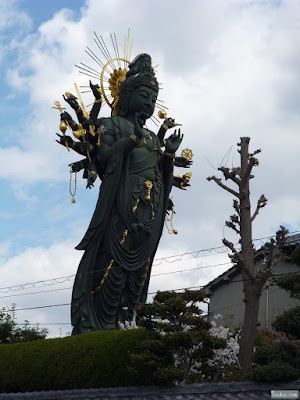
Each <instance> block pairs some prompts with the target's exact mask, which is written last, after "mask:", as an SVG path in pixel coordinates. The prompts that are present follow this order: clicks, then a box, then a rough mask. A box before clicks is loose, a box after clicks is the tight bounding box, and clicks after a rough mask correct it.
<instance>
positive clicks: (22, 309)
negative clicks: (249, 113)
mask: <svg viewBox="0 0 300 400" xmlns="http://www.w3.org/2000/svg"><path fill="white" fill-rule="evenodd" d="M297 273H300V271H296V272H285V273H282V274H272V275H270V276H269V278H271V277H274V276H284V275H286V276H288V275H294V274H297ZM255 279H261V277H254V278H248V279H239V280H236V281H230V282H228V283H227V284H229V283H237V282H244V281H248V280H255ZM204 287H205V286H201V285H196V286H190V287H187V288H179V289H169V290H162V291H163V292H176V291H179V290H190V289H196V288H198V289H202V288H204ZM158 292H159V290H158V291H156V292H150V293H148V295H152V294H156V293H158ZM70 305H71V303H61V304H49V305H44V306H37V307H24V308H14V309H7V310H5V309H2V310H1V312H3V313H5V312H6V313H9V312H17V311H28V310H38V309H44V308H53V307H63V306H70Z"/></svg>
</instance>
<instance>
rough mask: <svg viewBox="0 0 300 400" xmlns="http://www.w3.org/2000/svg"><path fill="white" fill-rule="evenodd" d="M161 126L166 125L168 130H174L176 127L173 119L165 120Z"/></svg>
mask: <svg viewBox="0 0 300 400" xmlns="http://www.w3.org/2000/svg"><path fill="white" fill-rule="evenodd" d="M163 124H164V125H166V127H168V128H169V129H170V128H174V126H176V124H175V119H174V118H166V119H165V120H164V122H163Z"/></svg>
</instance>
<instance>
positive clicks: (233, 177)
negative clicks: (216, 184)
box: [218, 167, 241, 186]
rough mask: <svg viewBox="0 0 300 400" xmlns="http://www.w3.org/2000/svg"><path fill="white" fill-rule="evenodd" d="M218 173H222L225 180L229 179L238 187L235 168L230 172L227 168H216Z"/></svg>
mask: <svg viewBox="0 0 300 400" xmlns="http://www.w3.org/2000/svg"><path fill="white" fill-rule="evenodd" d="M218 170H219V171H221V172H223V175H224V177H225V179H226V180H227V179H231V180H232V181H233V182H234V183H236V184H237V185H238V186H240V184H241V180H240V178H237V175H238V174H239V172H238V169H237V168H232V169H231V170H230V169H229V168H227V167H220V168H218Z"/></svg>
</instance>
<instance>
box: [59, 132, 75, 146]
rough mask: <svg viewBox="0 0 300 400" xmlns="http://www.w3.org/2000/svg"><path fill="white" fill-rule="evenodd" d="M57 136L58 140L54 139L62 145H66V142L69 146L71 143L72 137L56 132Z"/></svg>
mask: <svg viewBox="0 0 300 400" xmlns="http://www.w3.org/2000/svg"><path fill="white" fill-rule="evenodd" d="M57 136H58V137H59V140H56V141H57V143H59V144H61V145H62V146H65V147H67V146H66V144H67V145H68V146H69V147H71V146H72V144H73V139H72V138H71V137H70V136H63V135H60V134H59V133H57Z"/></svg>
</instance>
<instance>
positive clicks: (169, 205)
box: [167, 198, 176, 214]
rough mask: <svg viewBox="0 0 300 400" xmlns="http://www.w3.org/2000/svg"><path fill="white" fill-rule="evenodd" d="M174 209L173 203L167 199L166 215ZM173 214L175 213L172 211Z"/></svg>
mask: <svg viewBox="0 0 300 400" xmlns="http://www.w3.org/2000/svg"><path fill="white" fill-rule="evenodd" d="M173 207H174V203H173V201H172V200H171V199H170V198H169V199H168V205H167V214H169V211H172V208H173ZM174 214H176V213H175V211H174Z"/></svg>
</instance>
